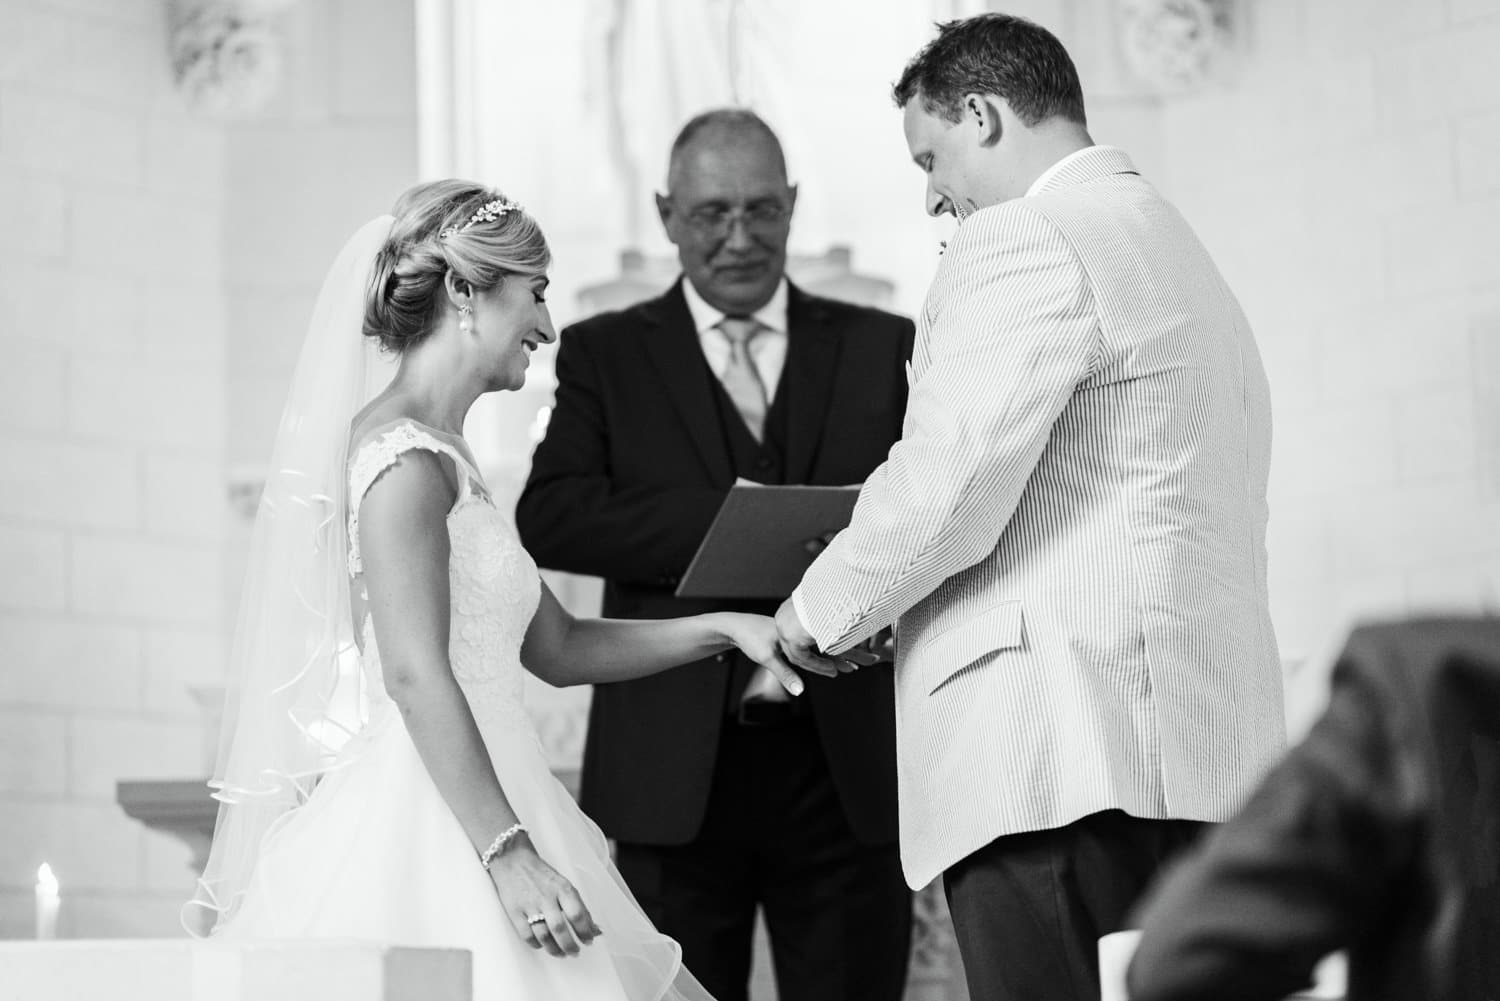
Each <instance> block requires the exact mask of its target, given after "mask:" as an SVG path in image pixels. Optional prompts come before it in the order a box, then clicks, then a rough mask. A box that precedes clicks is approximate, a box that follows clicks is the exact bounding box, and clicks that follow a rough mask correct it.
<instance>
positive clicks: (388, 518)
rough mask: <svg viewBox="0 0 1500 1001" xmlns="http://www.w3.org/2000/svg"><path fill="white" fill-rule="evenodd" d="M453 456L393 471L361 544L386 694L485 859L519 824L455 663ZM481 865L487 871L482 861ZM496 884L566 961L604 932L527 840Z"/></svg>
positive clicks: (528, 935)
mask: <svg viewBox="0 0 1500 1001" xmlns="http://www.w3.org/2000/svg"><path fill="white" fill-rule="evenodd" d="M446 461H447V460H443V459H439V458H438V457H437V456H436V455H433V454H432V453H429V452H422V451H411V452H407V453H405V454H403V455H402V457H401V459H400V461H399V462H397V463H396V465H394V466H392V467H391V468H390V469H388V470H386V471H385V473H383V474H382V475H381V477H380V478H379V479H378V480H377V481H376V482H375V484H374V485H373V486H371V487H370V489H369V491H368V493H366V494H365V497H364V499H363V501H362V502H361V504H360V520H359V546H360V551H361V555H362V558H363V563H364V584H365V588H366V591H367V593H368V596H369V598H368V602H369V609H370V614H371V616H372V619H373V622H374V628H375V641H376V643H377V644H378V646H379V647H380V660H381V667H382V670H383V672H384V677H385V687H386V691H387V692H388V693H389V694H390V696H391V698H392V700H394V701H395V703H396V705H397V706H398V707H399V708H400V710H401V715H402V717H403V718H404V719H405V721H406V729H407V732H408V733H410V734H411V739H412V743H413V744H414V745H415V746H416V749H417V753H418V754H419V755H420V756H421V758H422V763H423V764H424V765H425V766H426V768H427V772H428V774H429V775H431V776H432V780H433V783H434V784H435V785H436V786H437V788H438V791H439V792H440V793H441V794H442V797H443V799H444V800H445V801H446V802H447V804H448V806H449V808H450V809H452V811H453V814H454V816H455V817H457V818H458V822H459V824H461V825H462V826H463V829H464V832H465V833H466V834H467V835H468V837H469V841H470V843H471V844H472V845H473V846H474V850H475V853H476V856H477V854H478V853H479V852H481V851H483V850H484V849H485V848H487V847H488V846H489V845H490V843H491V841H492V840H494V838H495V836H496V835H498V834H499V833H500V832H502V831H504V830H506V829H507V828H509V827H510V826H511V825H512V824H515V823H516V822H517V817H516V813H515V811H514V810H513V809H512V808H511V805H510V802H509V801H508V800H507V799H506V797H505V792H504V790H503V789H502V788H501V787H500V781H499V779H498V778H497V777H496V775H495V770H494V767H493V766H492V765H491V764H490V756H489V753H488V751H487V750H486V749H485V745H484V739H483V738H482V737H481V736H480V733H479V727H478V725H477V724H476V723H475V721H474V715H473V713H472V712H471V711H470V709H469V703H468V701H467V700H466V699H465V698H464V694H463V691H462V690H461V689H460V688H459V686H458V681H457V680H456V679H455V678H454V676H453V670H452V667H451V666H450V664H449V660H448V633H449V624H450V623H449V615H450V609H449V594H448V555H449V547H448V529H447V516H448V512H449V510H451V509H452V507H453V502H454V499H455V496H456V490H455V489H454V486H453V480H452V478H451V474H450V470H451V467H448V468H446V469H445V468H444V466H445V464H446ZM474 865H475V869H476V873H477V872H478V871H480V870H479V862H478V860H477V858H476V861H475V863H474ZM490 877H491V879H492V880H493V881H494V883H495V888H496V891H497V893H499V895H500V898H501V902H502V903H503V904H504V905H505V908H506V911H507V913H509V914H510V917H511V922H512V925H513V926H514V927H515V929H516V933H517V935H519V936H520V937H521V938H522V939H524V940H525V941H527V942H530V943H531V944H533V945H539V946H541V947H543V948H546V949H547V951H549V952H553V953H555V954H560V953H561V952H577V951H578V942H575V941H574V936H575V935H576V937H577V939H578V940H579V941H581V942H582V943H583V944H587V943H588V942H589V941H591V940H592V939H593V937H594V936H595V935H596V934H598V928H597V927H596V926H595V925H594V922H593V919H592V917H590V915H589V913H588V911H587V909H586V908H585V907H584V905H583V903H582V902H581V901H580V900H579V898H578V894H577V893H576V891H574V889H573V887H572V886H571V885H569V884H568V882H567V880H565V879H563V878H562V877H561V876H559V875H558V874H557V873H556V872H554V871H553V870H552V869H551V867H549V866H547V864H546V863H545V862H543V861H542V860H541V859H540V858H539V857H538V856H537V855H536V852H535V850H534V848H533V847H532V845H531V843H530V841H529V839H528V838H526V836H525V835H521V836H519V837H517V838H516V839H514V840H513V841H511V842H510V843H509V844H508V845H507V847H506V848H505V850H504V851H502V852H501V854H500V855H499V856H498V857H497V858H496V859H495V861H494V862H493V863H492V864H491V867H490ZM538 913H540V914H545V915H546V916H547V918H548V922H547V925H546V926H544V927H536V928H533V927H532V926H531V925H529V924H528V923H527V920H526V919H527V917H528V916H530V915H534V914H538ZM564 916H565V917H566V920H565V921H564V920H563V918H564ZM570 925H571V929H570V927H569V926H570ZM570 932H571V933H570Z"/></svg>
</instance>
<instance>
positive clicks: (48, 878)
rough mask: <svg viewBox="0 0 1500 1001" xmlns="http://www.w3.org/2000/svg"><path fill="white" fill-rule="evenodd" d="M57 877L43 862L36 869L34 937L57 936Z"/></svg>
mask: <svg viewBox="0 0 1500 1001" xmlns="http://www.w3.org/2000/svg"><path fill="white" fill-rule="evenodd" d="M58 903H59V898H58V894H57V877H56V876H55V875H53V873H52V867H51V866H50V865H48V864H47V863H45V862H43V863H42V864H41V865H40V866H39V867H38V868H37V870H36V937H37V938H56V937H57V905H58Z"/></svg>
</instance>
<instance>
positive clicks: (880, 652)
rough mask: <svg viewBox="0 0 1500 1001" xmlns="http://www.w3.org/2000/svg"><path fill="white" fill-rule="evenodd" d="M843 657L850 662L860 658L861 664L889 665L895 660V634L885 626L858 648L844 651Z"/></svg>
mask: <svg viewBox="0 0 1500 1001" xmlns="http://www.w3.org/2000/svg"><path fill="white" fill-rule="evenodd" d="M844 656H845V657H848V658H850V659H851V660H852V659H855V658H856V657H858V658H861V659H860V660H859V663H861V664H889V663H891V662H893V661H894V660H895V659H896V634H895V632H894V631H893V630H892V629H891V627H890V626H886V627H885V628H884V629H882V630H880V632H878V633H876V634H875V635H874V636H871V637H870V638H869V639H867V640H865V641H864V642H863V643H861V644H860V645H859V646H857V647H855V648H854V649H852V650H846V651H845V652H844Z"/></svg>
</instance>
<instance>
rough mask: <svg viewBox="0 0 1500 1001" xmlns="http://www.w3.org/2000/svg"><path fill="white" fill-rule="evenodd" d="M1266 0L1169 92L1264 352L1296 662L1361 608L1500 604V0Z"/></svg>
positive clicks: (1169, 129) (1225, 258)
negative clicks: (1494, 474)
mask: <svg viewBox="0 0 1500 1001" xmlns="http://www.w3.org/2000/svg"><path fill="white" fill-rule="evenodd" d="M1245 6H1246V9H1247V12H1248V18H1249V20H1248V22H1247V24H1246V29H1247V37H1248V40H1249V41H1248V45H1247V51H1246V53H1245V56H1244V59H1243V61H1242V65H1241V67H1240V71H1239V73H1238V77H1237V79H1236V81H1235V82H1234V83H1233V84H1232V85H1231V86H1228V87H1225V88H1221V89H1218V90H1215V91H1213V92H1211V93H1208V94H1204V95H1199V96H1195V97H1191V98H1178V99H1169V100H1165V101H1163V102H1162V112H1161V114H1162V118H1163V121H1164V128H1165V134H1166V144H1167V149H1168V157H1167V159H1168V170H1167V174H1166V176H1165V177H1163V178H1159V182H1160V183H1161V184H1162V187H1163V188H1164V189H1165V190H1166V191H1167V192H1168V194H1169V195H1170V196H1172V197H1173V198H1174V199H1175V200H1176V201H1177V202H1178V204H1179V205H1180V206H1181V207H1182V209H1183V210H1184V212H1185V213H1186V214H1187V215H1188V217H1189V219H1190V220H1192V221H1193V223H1194V224H1195V225H1196V226H1197V228H1198V230H1199V232H1200V233H1201V235H1202V236H1203V237H1204V239H1205V241H1206V242H1207V243H1208V245H1209V247H1210V249H1211V250H1212V251H1213V252H1214V254H1215V256H1216V258H1217V259H1218V261H1219V263H1220V265H1221V267H1222V268H1223V269H1224V271H1225V273H1226V275H1227V277H1228V279H1229V281H1230V283H1231V284H1232V285H1233V286H1234V288H1235V289H1236V290H1237V291H1238V293H1239V294H1240V296H1241V299H1242V300H1243V302H1244V304H1245V307H1246V310H1247V311H1248V313H1249V315H1250V318H1251V321H1252V323H1253V324H1254V325H1255V330H1256V334H1257V336H1258V338H1259V340H1260V343H1261V346H1262V350H1263V352H1264V354H1265V359H1266V365H1267V369H1268V371H1269V374H1270V378H1271V385H1272V390H1273V393H1274V397H1275V406H1276V432H1275V446H1274V450H1273V464H1272V485H1271V491H1272V497H1271V500H1272V511H1271V578H1272V604H1273V612H1274V614H1275V619H1276V623H1277V631H1278V638H1279V639H1280V641H1281V645H1282V649H1283V651H1284V653H1286V654H1287V655H1288V656H1289V657H1291V658H1294V659H1295V658H1298V657H1302V656H1307V655H1310V654H1314V653H1316V652H1318V651H1320V650H1325V649H1326V648H1327V647H1328V645H1329V643H1330V642H1332V635H1333V634H1334V633H1336V632H1337V631H1338V630H1339V629H1341V628H1342V627H1343V625H1345V624H1346V621H1347V619H1348V618H1349V617H1351V616H1358V615H1362V614H1378V613H1381V612H1394V613H1404V612H1415V611H1431V610H1441V609H1454V610H1458V611H1474V610H1477V609H1479V608H1481V607H1486V606H1487V607H1489V608H1490V609H1492V610H1493V609H1495V608H1497V606H1500V594H1497V591H1496V586H1495V579H1496V576H1497V573H1500V497H1497V496H1496V493H1495V492H1494V491H1486V489H1485V488H1484V485H1483V473H1482V470H1483V468H1484V463H1483V461H1482V454H1481V453H1482V449H1483V447H1484V444H1485V441H1486V440H1488V441H1489V442H1491V443H1493V442H1494V440H1495V439H1494V437H1493V436H1491V437H1489V438H1488V439H1486V437H1485V435H1484V434H1483V433H1482V432H1483V421H1484V419H1485V418H1484V416H1483V415H1485V414H1489V415H1490V419H1493V415H1494V414H1496V413H1500V403H1497V401H1496V400H1495V399H1494V396H1495V394H1496V392H1497V391H1500V379H1490V380H1489V381H1488V382H1487V383H1485V384H1484V385H1481V375H1480V373H1478V372H1477V371H1476V368H1475V361H1476V359H1475V358H1474V353H1475V352H1474V349H1473V348H1472V346H1471V341H1472V335H1471V325H1472V324H1473V323H1474V321H1475V317H1477V316H1479V315H1480V314H1482V313H1493V312H1495V304H1496V303H1497V301H1500V195H1497V192H1500V145H1497V142H1496V139H1495V136H1496V135H1497V134H1500V61H1497V60H1496V58H1495V53H1496V52H1500V4H1496V3H1495V2H1494V0H1420V2H1418V0H1378V2H1372V0H1323V2H1319V3H1313V4H1309V3H1303V2H1301V0H1262V2H1260V3H1257V4H1252V5H1245ZM1490 361H1491V363H1494V361H1495V358H1494V357H1493V356H1492V357H1491V359H1490ZM1292 712H1293V715H1294V716H1297V715H1300V710H1299V709H1298V707H1293V709H1292Z"/></svg>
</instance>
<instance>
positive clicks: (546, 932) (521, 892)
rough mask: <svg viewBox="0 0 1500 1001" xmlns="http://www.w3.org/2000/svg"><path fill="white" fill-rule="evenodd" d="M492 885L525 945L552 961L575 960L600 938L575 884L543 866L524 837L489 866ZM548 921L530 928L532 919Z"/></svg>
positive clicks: (536, 922) (528, 836)
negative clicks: (571, 958)
mask: <svg viewBox="0 0 1500 1001" xmlns="http://www.w3.org/2000/svg"><path fill="white" fill-rule="evenodd" d="M490 882H492V883H494V885H495V892H496V893H497V894H498V895H499V897H500V903H501V904H502V905H503V906H504V908H505V913H506V914H507V915H509V917H510V923H511V926H512V927H513V928H515V930H516V934H517V935H518V936H520V939H521V941H522V942H525V943H526V944H527V945H529V946H531V947H532V948H534V949H545V950H547V952H548V954H550V955H553V956H564V955H566V956H576V955H578V953H579V952H580V951H581V950H582V948H583V947H584V946H586V945H588V944H589V943H590V942H592V941H593V940H594V939H595V938H597V937H598V936H599V935H600V930H599V926H598V925H596V924H595V923H594V916H593V915H592V914H590V913H589V909H588V908H587V907H585V906H584V903H583V898H581V897H580V896H579V895H578V891H577V890H576V889H574V887H573V884H572V883H570V882H568V881H567V880H566V879H565V878H563V876H562V875H561V874H560V873H558V871H557V870H556V869H554V868H552V867H551V866H550V865H548V864H547V863H546V862H545V861H543V859H542V857H541V856H540V855H538V854H537V853H536V848H534V847H533V846H532V844H531V837H530V835H528V834H526V833H525V832H524V831H523V832H522V833H520V834H518V835H516V837H515V840H514V841H512V842H511V843H510V844H509V845H507V846H506V847H505V849H504V850H503V851H501V853H500V854H499V855H497V856H496V857H495V860H494V861H493V862H491V863H490ZM534 917H541V918H543V919H545V920H541V921H535V922H531V921H528V919H529V918H534Z"/></svg>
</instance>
